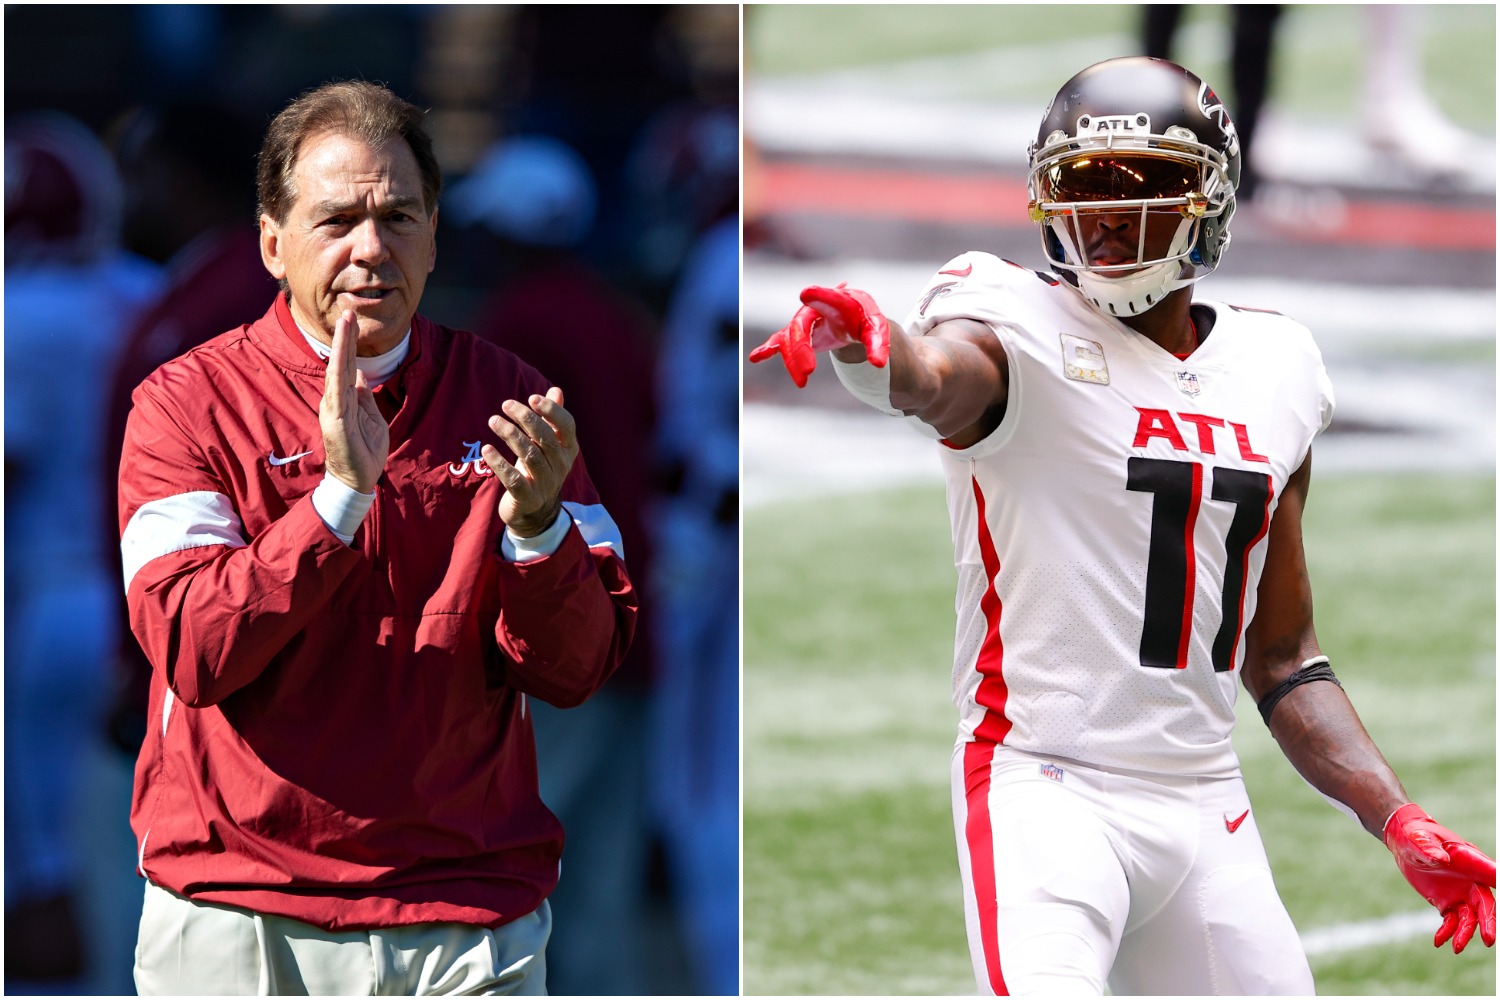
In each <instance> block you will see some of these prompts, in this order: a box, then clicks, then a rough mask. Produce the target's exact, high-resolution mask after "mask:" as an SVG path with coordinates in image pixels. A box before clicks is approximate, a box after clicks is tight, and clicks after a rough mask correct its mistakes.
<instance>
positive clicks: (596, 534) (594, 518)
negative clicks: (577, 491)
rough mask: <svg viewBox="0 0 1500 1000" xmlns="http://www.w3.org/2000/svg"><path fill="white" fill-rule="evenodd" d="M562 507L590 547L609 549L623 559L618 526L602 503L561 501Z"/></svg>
mask: <svg viewBox="0 0 1500 1000" xmlns="http://www.w3.org/2000/svg"><path fill="white" fill-rule="evenodd" d="M563 507H564V508H565V509H566V510H567V512H568V513H569V514H571V515H572V516H573V523H574V524H576V525H578V533H579V534H580V535H582V536H583V540H584V542H585V543H587V544H588V547H589V548H591V549H609V550H610V551H611V552H613V553H614V554H615V556H616V558H618V559H619V560H620V561H621V562H623V561H624V560H625V543H624V542H623V541H622V540H621V538H620V528H619V526H618V525H617V524H615V519H614V518H612V517H610V516H609V511H607V510H605V509H604V506H603V504H597V503H595V504H582V503H573V502H572V501H570V500H564V501H563Z"/></svg>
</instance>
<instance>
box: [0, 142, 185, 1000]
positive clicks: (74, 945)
mask: <svg viewBox="0 0 1500 1000" xmlns="http://www.w3.org/2000/svg"><path fill="white" fill-rule="evenodd" d="M121 211H122V193H121V183H120V178H119V175H118V173H117V171H116V168H115V165H114V163H113V161H112V160H111V158H110V155H109V153H108V152H107V151H106V149H105V148H104V146H103V144H102V143H101V142H100V141H99V139H98V138H97V137H95V135H94V134H93V133H92V132H90V131H89V130H88V129H87V128H85V127H84V126H83V125H82V124H81V123H79V122H77V121H76V120H74V119H72V118H69V117H67V116H64V115H60V114H41V113H37V114H31V115H26V116H22V117H18V118H12V119H10V120H9V121H7V123H6V130H5V500H6V504H5V544H6V560H5V975H6V987H7V991H8V992H25V991H26V990H28V989H42V988H44V986H45V984H46V983H49V982H50V983H51V984H53V987H52V988H56V989H58V990H61V991H64V992H66V991H68V989H69V987H71V988H72V989H75V990H76V989H78V988H80V986H81V983H82V979H81V977H82V976H83V975H84V974H85V972H86V971H87V970H88V967H89V965H90V958H91V956H90V951H91V940H90V938H89V935H88V934H87V931H86V928H87V924H88V921H87V919H86V916H87V915H86V913H85V910H86V902H87V901H86V900H80V898H79V895H78V890H79V889H80V887H81V885H80V883H81V880H82V877H83V875H84V871H83V862H82V860H81V857H80V855H81V852H82V847H83V845H80V844H78V843H77V842H76V840H75V837H74V831H73V820H74V818H75V811H76V810H78V809H79V808H80V807H81V806H83V805H84V803H83V802H82V800H81V796H80V794H79V792H80V788H81V786H82V782H83V772H84V768H85V765H86V762H87V758H88V757H89V755H90V754H91V753H92V752H93V750H94V748H95V746H96V744H97V743H98V742H99V737H98V734H99V732H100V728H101V727H100V720H101V717H102V714H103V712H104V710H105V709H106V707H107V701H108V691H109V689H110V676H109V663H110V662H111V659H112V656H111V653H112V650H113V647H114V643H115V639H116V635H115V632H116V619H115V616H114V614H113V610H112V608H113V601H114V594H115V593H116V592H117V591H118V589H119V588H118V577H116V576H115V575H114V574H112V573H111V572H110V568H109V567H110V557H109V555H108V548H107V542H106V540H105V539H104V537H103V536H102V535H101V533H100V532H99V531H98V530H97V526H98V525H99V524H100V523H101V522H102V521H103V519H104V517H105V508H106V507H107V506H108V503H107V501H106V499H105V497H106V493H107V491H109V490H111V489H112V484H111V483H110V482H109V481H108V477H107V475H106V473H105V471H104V470H106V469H107V468H108V467H109V466H110V465H111V462H110V461H109V458H110V456H109V452H108V451H107V449H106V447H105V443H104V441H103V439H102V436H101V435H100V433H99V428H100V427H101V426H102V424H103V420H104V415H103V410H104V401H105V399H106V398H107V397H108V392H109V377H110V373H111V371H112V365H113V361H114V359H115V357H116V356H117V355H118V353H119V351H120V348H121V345H122V344H123V341H124V332H125V330H126V329H127V328H128V326H129V324H130V322H131V320H132V319H133V318H134V317H135V316H136V315H137V314H139V312H140V311H141V310H142V309H143V308H144V307H145V305H146V304H147V303H148V302H149V301H150V299H151V297H152V296H153V295H155V294H156V292H157V291H158V289H159V288H160V286H161V275H160V269H159V268H158V267H157V266H156V265H155V264H153V263H152V262H150V261H148V260H145V259H143V258H141V257H138V256H136V255H134V254H131V253H128V252H126V251H125V250H123V249H122V248H121V245H120V220H121ZM125 863H126V864H128V863H129V861H128V856H127V859H126V861H125Z"/></svg>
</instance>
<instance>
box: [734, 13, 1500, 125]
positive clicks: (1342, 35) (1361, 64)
mask: <svg viewBox="0 0 1500 1000" xmlns="http://www.w3.org/2000/svg"><path fill="white" fill-rule="evenodd" d="M1139 16H1140V15H1139V7H1138V6H1137V5H1129V4H1114V5H1102V6H1100V5H1085V4H1078V5H1072V4H1053V5H1035V4H995V5H945V4H932V5H908V4H890V5H871V6H859V5H854V6H844V5H816V4H808V5H750V6H749V7H747V9H746V17H745V31H746V52H747V59H748V66H749V69H750V71H751V72H752V73H763V74H767V75H771V76H775V75H782V74H787V73H813V72H819V71H823V70H841V69H851V68H870V67H880V66H883V65H888V64H892V63H900V62H904V61H907V60H913V59H924V58H926V59H936V60H938V63H939V65H940V62H941V57H943V56H964V55H972V54H974V53H983V52H987V51H1006V52H1014V53H1016V54H1017V58H1015V59H1014V60H1010V61H1002V66H1003V68H998V67H997V68H995V69H993V70H989V71H986V72H984V73H983V74H982V75H975V74H972V73H967V72H961V73H953V74H944V73H943V72H942V71H941V69H940V68H936V69H934V71H933V72H931V73H928V74H925V75H923V77H922V78H921V79H920V80H919V81H918V82H919V83H920V85H921V86H923V87H927V88H943V87H946V88H948V89H950V90H951V91H952V92H953V93H954V94H955V95H963V96H968V97H971V98H979V99H990V100H1009V101H1020V102H1023V103H1026V104H1034V105H1036V106H1037V107H1038V109H1040V108H1041V107H1042V106H1043V105H1044V104H1045V103H1046V101H1047V100H1048V99H1049V98H1050V97H1051V96H1052V94H1053V92H1054V91H1055V90H1056V88H1057V87H1058V86H1059V85H1060V84H1061V83H1062V82H1063V80H1064V79H1066V77H1067V75H1069V74H1071V73H1072V72H1073V71H1075V70H1077V69H1081V68H1082V67H1083V66H1084V65H1087V64H1088V62H1091V61H1094V60H1097V59H1104V58H1108V57H1110V56H1115V55H1126V54H1130V53H1134V52H1139V51H1140V43H1139V41H1138V34H1139V26H1138V19H1139ZM1413 29H1414V31H1416V32H1418V33H1419V35H1420V37H1421V39H1422V48H1421V56H1422V63H1423V69H1424V71H1425V73H1426V82H1427V87H1428V90H1429V93H1430V95H1431V96H1432V98H1433V99H1434V101H1436V102H1437V104H1438V106H1439V107H1441V108H1442V109H1443V111H1444V112H1445V113H1446V114H1447V115H1448V116H1449V117H1451V118H1452V119H1453V120H1454V121H1455V122H1457V123H1459V124H1460V125H1463V126H1465V127H1468V128H1471V129H1475V130H1478V131H1483V132H1491V133H1492V132H1493V131H1494V127H1495V8H1494V7H1493V6H1491V5H1478V4H1475V5H1451V4H1430V5H1427V6H1425V7H1423V8H1422V9H1421V10H1420V11H1418V12H1417V13H1416V16H1415V20H1414V21H1413ZM1369 38H1370V35H1369V29H1368V24H1367V20H1366V14H1365V11H1364V8H1362V7H1360V6H1353V5H1350V6H1344V5H1319V4H1296V5H1288V6H1287V8H1286V13H1285V14H1284V16H1283V18H1282V20H1281V22H1280V24H1279V25H1278V29H1277V35H1276V46H1275V49H1274V55H1273V63H1272V73H1271V89H1270V100H1271V102H1272V103H1273V104H1274V105H1277V106H1280V107H1283V108H1284V109H1286V110H1288V111H1289V112H1292V113H1295V114H1298V115H1300V116H1304V117H1306V116H1316V117H1322V118H1333V119H1349V118H1351V117H1353V116H1354V115H1355V113H1356V111H1357V109H1358V105H1359V96H1360V90H1361V87H1362V85H1363V79H1364V73H1365V58H1366V53H1367V52H1368V51H1369V48H1370V45H1369ZM1179 39H1180V45H1179V47H1178V48H1177V49H1175V50H1174V52H1173V56H1174V57H1175V58H1176V59H1177V60H1178V61H1179V62H1182V63H1185V64H1186V65H1188V66H1189V67H1190V68H1192V69H1193V70H1194V71H1195V72H1197V73H1198V74H1199V75H1200V76H1202V77H1204V78H1205V79H1208V80H1210V81H1216V82H1215V87H1216V89H1218V90H1219V91H1220V92H1221V93H1224V94H1225V95H1227V96H1228V97H1229V99H1230V101H1231V108H1232V107H1233V103H1232V102H1233V86H1232V82H1231V75H1230V72H1229V69H1228V51H1229V43H1228V15H1227V12H1226V10H1225V8H1224V6H1223V5H1206V4H1205V5H1194V6H1193V7H1192V8H1191V9H1190V10H1189V12H1188V13H1187V14H1186V15H1185V18H1184V21H1183V27H1182V29H1181V34H1180V35H1179ZM1195 43H1196V44H1195ZM958 65H959V66H960V67H967V66H968V65H970V64H968V63H959V64H958ZM875 75H876V76H878V75H879V74H878V72H877V73H876V74H875ZM907 85H908V86H910V85H911V84H907Z"/></svg>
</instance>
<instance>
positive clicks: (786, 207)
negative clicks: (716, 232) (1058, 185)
mask: <svg viewBox="0 0 1500 1000" xmlns="http://www.w3.org/2000/svg"><path fill="white" fill-rule="evenodd" d="M765 197H766V208H767V209H769V210H770V211H772V212H816V213H819V214H823V215H856V216H870V217H873V218H883V219H912V220H916V221H922V222H978V223H990V224H993V225H998V226H1029V225H1031V220H1030V218H1029V217H1028V216H1027V214H1026V185H1025V184H1024V183H1022V182H1019V181H1015V180H1009V179H1007V178H1004V177H982V176H976V175H973V174H970V175H964V174H933V173H919V172H916V171H896V170H852V169H848V168H839V167H818V166H809V165H806V164H797V165H792V164H767V165H766V167H765Z"/></svg>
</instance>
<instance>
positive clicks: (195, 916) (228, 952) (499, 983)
mask: <svg viewBox="0 0 1500 1000" xmlns="http://www.w3.org/2000/svg"><path fill="white" fill-rule="evenodd" d="M551 930H552V912H551V909H550V908H549V907H548V905H547V902H546V901H545V900H544V901H543V902H542V905H541V906H539V907H537V909H536V911H535V912H533V913H529V914H527V915H526V916H524V917H521V918H520V919H518V920H514V921H512V922H511V923H508V924H505V925H504V926H501V927H496V928H487V927H474V926H470V925H467V924H416V925H412V926H407V927H388V928H378V929H373V930H359V931H328V930H324V929H323V928H321V927H314V926H313V925H311V924H305V923H302V922H301V921H300V920H292V919H290V918H288V917H275V916H268V915H266V914H260V913H253V912H251V911H249V910H241V909H237V908H235V907H232V906H219V905H216V904H212V903H196V902H193V901H192V900H190V899H185V898H183V897H181V896H178V895H177V894H175V893H172V892H168V891H167V890H165V889H162V888H159V887H157V886H154V885H152V884H151V883H149V882H148V883H146V900H145V905H144V907H143V908H142V911H141V932H140V939H139V941H138V942H137V944H136V950H135V983H136V988H137V989H138V990H139V991H140V994H141V995H142V996H182V995H219V996H225V995H252V994H253V995H257V996H279V995H293V994H302V995H310V996H351V995H356V996H357V995H365V996H434V995H469V996H494V995H501V994H509V995H515V996H545V995H546V993H547V961H546V947H547V938H548V936H549V935H550V933H551Z"/></svg>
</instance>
